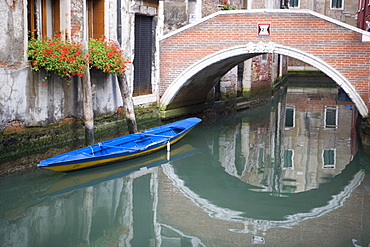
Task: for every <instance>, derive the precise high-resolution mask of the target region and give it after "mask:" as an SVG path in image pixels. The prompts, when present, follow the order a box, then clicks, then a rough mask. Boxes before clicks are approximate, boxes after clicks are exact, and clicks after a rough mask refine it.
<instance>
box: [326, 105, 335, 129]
mask: <svg viewBox="0 0 370 247" xmlns="http://www.w3.org/2000/svg"><path fill="white" fill-rule="evenodd" d="M324 121H325V128H328V129H335V128H337V127H338V108H337V106H325V120H324Z"/></svg>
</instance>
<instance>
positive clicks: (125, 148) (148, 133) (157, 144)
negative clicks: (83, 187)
mask: <svg viewBox="0 0 370 247" xmlns="http://www.w3.org/2000/svg"><path fill="white" fill-rule="evenodd" d="M201 121H202V120H201V119H200V118H196V117H192V118H187V119H183V120H180V121H177V122H174V123H169V124H166V125H162V126H159V127H155V128H151V129H147V130H145V131H144V132H141V133H135V134H131V135H125V136H121V137H118V138H114V139H111V140H107V141H104V142H99V143H97V144H94V145H90V146H87V147H84V148H80V149H77V150H74V151H71V152H68V153H64V154H61V155H57V156H55V157H52V158H49V159H45V160H42V161H41V162H40V164H38V167H40V168H44V169H49V170H53V171H61V172H68V171H75V170H80V169H85V168H90V167H94V166H101V165H104V164H107V163H113V162H120V161H125V160H129V159H133V158H138V157H141V156H144V155H147V154H150V153H153V152H155V151H158V150H159V149H162V148H164V147H166V145H168V144H174V143H176V142H178V141H179V140H181V139H182V138H183V137H184V136H185V135H186V134H187V133H188V132H189V131H190V130H191V129H192V128H194V127H195V126H196V125H197V124H199V123H200V122H201Z"/></svg>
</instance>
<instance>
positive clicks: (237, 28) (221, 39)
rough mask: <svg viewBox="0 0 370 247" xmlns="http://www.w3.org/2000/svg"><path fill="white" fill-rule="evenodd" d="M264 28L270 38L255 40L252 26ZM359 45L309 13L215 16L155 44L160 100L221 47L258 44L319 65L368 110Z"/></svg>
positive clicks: (362, 45) (353, 36) (357, 36)
mask: <svg viewBox="0 0 370 247" xmlns="http://www.w3.org/2000/svg"><path fill="white" fill-rule="evenodd" d="M264 22H269V23H271V28H272V30H271V33H272V35H271V36H270V37H258V36H257V35H256V34H257V24H258V23H264ZM361 39H362V34H361V33H358V32H355V31H353V30H350V29H347V28H345V27H343V26H340V25H337V24H336V23H333V22H330V21H327V20H324V19H321V18H319V17H317V16H314V15H311V14H309V13H294V12H293V13H292V12H288V11H287V12H285V13H284V12H271V13H263V12H232V13H228V14H219V15H215V16H213V18H210V19H208V20H206V21H204V22H202V23H200V24H198V25H196V26H193V27H192V28H189V29H185V30H183V31H182V32H179V33H177V34H175V35H172V36H170V37H167V38H165V39H163V40H162V41H161V43H160V49H161V52H160V53H161V58H160V59H161V72H160V78H161V85H160V95H163V94H164V92H165V90H166V89H167V87H168V86H169V85H170V84H171V83H172V82H173V81H174V80H175V79H176V78H177V77H178V76H179V75H180V73H182V72H183V71H184V70H185V69H186V68H188V67H189V66H191V65H192V64H194V63H196V62H197V61H200V60H202V59H203V58H204V57H206V56H208V55H210V54H214V53H215V52H218V51H220V50H223V49H225V48H227V47H234V46H240V45H247V44H248V43H249V42H253V43H258V42H260V41H262V42H265V43H268V42H273V43H276V44H280V45H283V46H285V47H291V48H295V49H298V50H301V51H304V52H306V53H308V54H311V55H313V56H315V57H317V58H319V59H321V60H323V61H325V62H326V63H327V64H329V65H330V66H332V67H333V68H334V69H335V70H337V71H339V72H340V73H341V74H342V75H343V76H344V77H345V78H346V79H347V80H349V81H350V83H351V84H352V85H353V86H354V87H355V90H356V92H357V93H358V94H359V95H360V96H361V98H362V99H363V101H364V102H365V104H367V107H369V106H370V94H369V78H370V71H369V69H370V60H369V59H368V57H369V54H370V43H369V42H362V41H361ZM303 59H304V58H303ZM319 69H320V68H319Z"/></svg>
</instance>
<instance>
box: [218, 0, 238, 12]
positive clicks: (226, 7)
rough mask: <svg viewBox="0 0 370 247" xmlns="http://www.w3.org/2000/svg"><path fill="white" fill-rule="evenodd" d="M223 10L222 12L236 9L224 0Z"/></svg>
mask: <svg viewBox="0 0 370 247" xmlns="http://www.w3.org/2000/svg"><path fill="white" fill-rule="evenodd" d="M222 5H223V6H222V8H221V10H235V9H236V7H235V6H233V5H230V3H229V1H228V0H222Z"/></svg>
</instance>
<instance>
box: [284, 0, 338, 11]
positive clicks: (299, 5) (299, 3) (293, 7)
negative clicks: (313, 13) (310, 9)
mask: <svg viewBox="0 0 370 247" xmlns="http://www.w3.org/2000/svg"><path fill="white" fill-rule="evenodd" d="M288 5H289V9H300V8H301V0H298V6H290V0H289V1H288ZM330 6H331V5H330Z"/></svg>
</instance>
